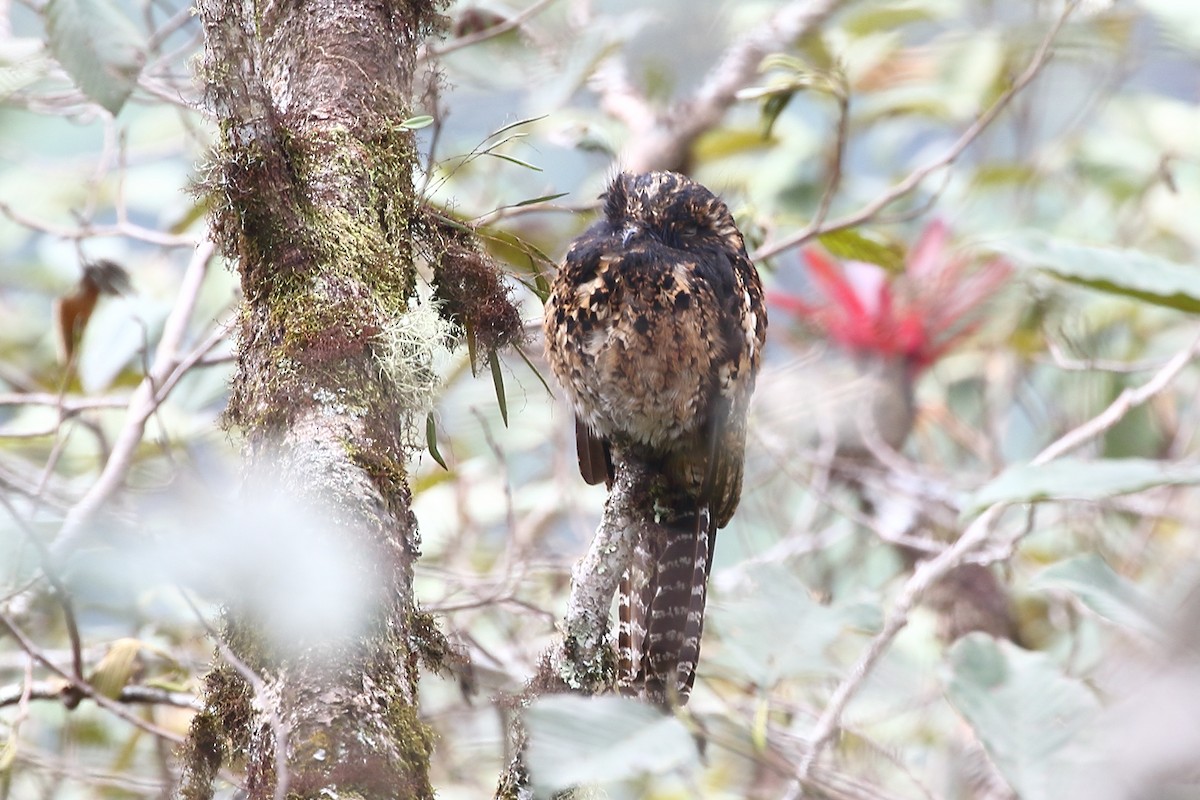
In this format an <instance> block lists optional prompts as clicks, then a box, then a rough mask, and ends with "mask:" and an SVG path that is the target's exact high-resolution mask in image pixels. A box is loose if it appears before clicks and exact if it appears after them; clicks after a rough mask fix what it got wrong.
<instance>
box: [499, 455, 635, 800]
mask: <svg viewBox="0 0 1200 800" xmlns="http://www.w3.org/2000/svg"><path fill="white" fill-rule="evenodd" d="M614 467H615V469H616V476H615V478H614V480H613V485H612V487H611V489H610V490H609V495H608V501H607V502H606V503H605V505H604V515H603V517H602V518H601V520H600V526H599V527H598V528H597V529H596V535H595V536H593V537H592V542H591V544H590V545H589V546H588V549H587V552H586V553H585V554H584V555H583V557H582V558H580V559H579V561H578V562H577V563H576V564H575V568H574V569H573V570H572V571H571V593H570V596H569V597H568V599H567V613H566V615H565V616H564V617H563V621H562V624H561V626H560V627H561V634H562V635H561V637H560V638H558V639H556V640H555V641H554V643H553V644H551V645H550V647H549V648H547V649H546V651H545V652H544V653H543V654H542V657H541V659H539V662H538V671H537V674H536V675H534V677H533V679H532V680H531V681H530V682H529V687H528V689H527V690H526V692H525V694H524V696H523V697H522V705H524V704H527V703H528V702H529V701H530V700H532V699H533V698H535V697H538V696H540V695H544V694H554V693H558V692H578V693H580V694H598V693H600V692H602V691H605V690H606V689H608V688H609V687H611V686H612V684H613V680H614V678H615V676H616V658H615V653H614V652H613V649H612V645H611V643H610V637H609V618H610V610H611V608H612V601H613V597H614V596H616V593H617V586H618V585H619V584H620V582H621V576H622V575H624V574H625V570H626V569H627V568H628V567H629V564H630V562H631V561H632V560H633V546H634V542H635V540H636V537H637V533H638V526H639V524H640V523H639V522H638V520H640V519H645V518H646V514H645V510H644V509H645V503H646V502H647V495H646V487H647V485H648V480H649V476H648V475H647V474H646V472H645V469H644V468H643V467H642V466H640V465H638V464H636V463H633V464H631V463H621V462H615V463H614ZM509 734H510V740H511V742H512V744H513V752H514V754H515V755H514V757H513V760H512V762H511V763H510V764H509V766H508V768H507V769H506V770H505V772H504V774H503V775H501V777H500V782H499V787H498V789H497V792H496V796H497V797H501V798H507V797H516V796H518V790H519V789H520V788H521V787H524V786H525V785H526V781H527V776H526V774H525V765H524V761H523V758H522V748H523V746H524V740H525V732H524V728H523V727H522V724H521V720H520V718H519V717H515V718H514V719H513V721H512V729H511V730H510V732H509Z"/></svg>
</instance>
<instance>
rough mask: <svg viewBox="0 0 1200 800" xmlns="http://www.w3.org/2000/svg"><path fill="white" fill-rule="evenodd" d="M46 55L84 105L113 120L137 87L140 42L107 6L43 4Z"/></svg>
mask: <svg viewBox="0 0 1200 800" xmlns="http://www.w3.org/2000/svg"><path fill="white" fill-rule="evenodd" d="M46 32H47V35H48V40H49V45H50V52H51V53H53V54H54V57H55V58H56V59H58V62H59V63H60V64H62V66H63V69H65V70H66V71H67V74H68V75H70V76H71V80H73V81H75V85H76V86H78V87H79V89H80V90H81V91H82V92H83V93H84V94H85V95H87V97H88V99H89V100H92V101H93V102H95V103H97V104H99V105H101V106H103V107H104V108H106V109H108V111H109V112H111V113H113V114H116V113H117V112H118V111H120V110H121V106H123V105H124V104H125V101H126V100H127V99H129V95H130V94H131V93H132V92H133V89H134V87H135V86H137V79H138V73H140V72H141V70H142V64H143V63H144V62H145V54H144V52H143V50H142V44H143V37H142V35H141V33H140V32H139V31H138V29H137V28H136V27H135V26H134V24H133V23H132V22H131V21H130V20H129V18H128V17H126V16H125V15H124V14H122V13H121V12H120V11H119V10H118V9H117V6H116V4H115V3H113V2H112V0H49V2H48V3H46Z"/></svg>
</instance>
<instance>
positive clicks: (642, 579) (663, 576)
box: [618, 508, 716, 705]
mask: <svg viewBox="0 0 1200 800" xmlns="http://www.w3.org/2000/svg"><path fill="white" fill-rule="evenodd" d="M715 533H716V526H715V525H714V524H713V519H712V517H711V515H710V513H709V511H708V509H707V508H704V509H702V510H701V511H699V512H697V513H695V514H687V515H685V516H683V517H681V518H679V519H677V520H675V521H673V522H672V523H671V524H670V525H654V526H653V530H652V531H648V532H647V535H645V536H643V537H640V541H639V542H638V545H637V546H636V548H635V553H634V563H633V565H632V566H631V567H630V570H629V572H628V573H627V574H626V576H625V578H624V579H623V580H622V582H621V607H620V628H619V633H618V646H619V650H620V669H621V678H622V684H623V686H622V688H623V689H624V690H625V691H626V692H627V693H630V694H638V695H642V696H644V697H645V698H646V699H647V700H649V701H651V702H654V703H657V704H659V705H683V704H685V703H686V702H687V700H688V694H689V693H690V692H691V689H692V685H693V683H694V682H695V679H696V664H697V663H698V661H699V659H700V639H701V637H702V635H703V633H704V603H705V600H706V598H707V586H708V572H709V569H710V567H711V565H712V549H713V543H714V541H715Z"/></svg>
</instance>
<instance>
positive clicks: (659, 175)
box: [602, 172, 746, 255]
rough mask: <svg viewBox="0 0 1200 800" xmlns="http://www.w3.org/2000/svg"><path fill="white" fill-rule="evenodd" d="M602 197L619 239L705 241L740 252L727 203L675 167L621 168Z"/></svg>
mask: <svg viewBox="0 0 1200 800" xmlns="http://www.w3.org/2000/svg"><path fill="white" fill-rule="evenodd" d="M602 197H603V199H604V215H605V218H606V220H607V222H608V224H609V226H610V227H611V229H612V231H613V232H614V233H616V234H618V235H620V236H621V237H622V239H623V243H625V244H628V243H629V242H630V241H631V240H633V239H634V238H635V237H637V236H643V235H648V236H652V237H654V238H656V239H657V240H658V241H659V242H661V243H662V244H665V245H667V246H668V247H674V248H677V249H680V250H689V249H693V248H695V247H698V246H704V245H711V246H719V247H726V248H731V249H732V250H733V251H735V252H739V253H742V254H743V255H744V254H745V251H746V245H745V241H744V240H743V239H742V234H741V232H740V231H738V228H737V225H736V223H734V221H733V215H732V214H730V213H729V207H728V206H726V205H725V203H724V202H723V201H722V200H721V198H719V197H717V196H716V195H715V194H713V193H712V192H710V191H709V190H708V189H706V188H704V187H703V186H701V185H700V184H698V183H696V182H695V181H693V180H691V179H690V178H687V177H685V176H683V175H680V174H679V173H677V172H645V173H642V174H640V175H631V174H629V173H627V172H623V173H621V174H619V175H617V177H615V178H614V179H613V181H612V183H611V184H610V185H609V187H608V191H607V192H605V193H604V194H603V195H602Z"/></svg>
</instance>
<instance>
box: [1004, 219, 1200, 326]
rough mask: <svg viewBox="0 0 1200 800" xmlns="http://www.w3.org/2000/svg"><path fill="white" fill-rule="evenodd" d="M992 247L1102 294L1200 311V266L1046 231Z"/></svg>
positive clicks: (1018, 262)
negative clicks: (1082, 241) (1064, 236)
mask: <svg viewBox="0 0 1200 800" xmlns="http://www.w3.org/2000/svg"><path fill="white" fill-rule="evenodd" d="M989 249H991V250H994V251H995V252H997V253H999V254H1001V255H1003V256H1005V257H1006V258H1007V259H1009V261H1011V262H1012V263H1013V264H1015V265H1016V266H1018V267H1022V268H1025V269H1040V270H1045V271H1047V272H1050V273H1052V274H1054V275H1055V276H1057V277H1059V278H1062V279H1063V280H1066V281H1070V282H1072V283H1079V284H1083V285H1084V286H1090V287H1092V288H1093V289H1098V290H1100V291H1102V292H1109V293H1111V294H1119V295H1124V296H1126V297H1134V298H1137V299H1138V300H1144V301H1145V302H1148V303H1154V304H1155V305H1160V306H1168V307H1170V308H1177V309H1180V310H1182V311H1189V312H1191V313H1200V268H1197V267H1196V266H1194V265H1191V264H1178V263H1176V262H1174V261H1168V260H1166V259H1165V258H1158V257H1157V256H1152V255H1150V254H1148V253H1143V252H1141V251H1139V250H1118V249H1115V248H1109V247H1092V246H1089V245H1082V244H1077V243H1075V242H1069V241H1065V240H1062V239H1054V238H1051V237H1049V236H1046V235H1045V234H1041V233H1024V234H1018V235H1015V236H1012V237H1009V238H1006V239H1005V240H1004V241H1002V242H999V243H991V244H989Z"/></svg>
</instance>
